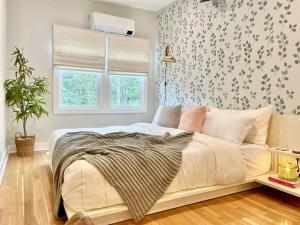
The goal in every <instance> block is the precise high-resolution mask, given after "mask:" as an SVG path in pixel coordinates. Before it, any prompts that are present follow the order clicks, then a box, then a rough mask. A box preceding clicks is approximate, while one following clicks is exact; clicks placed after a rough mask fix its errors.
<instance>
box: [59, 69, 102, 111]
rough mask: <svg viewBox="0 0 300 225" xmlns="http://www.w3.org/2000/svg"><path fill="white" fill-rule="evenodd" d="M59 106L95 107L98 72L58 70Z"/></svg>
mask: <svg viewBox="0 0 300 225" xmlns="http://www.w3.org/2000/svg"><path fill="white" fill-rule="evenodd" d="M58 73H59V74H58V76H59V84H60V99H59V100H60V101H59V103H60V108H96V107H97V99H98V85H97V83H98V80H99V77H100V74H99V73H97V72H90V71H79V70H66V69H63V70H59V72H58Z"/></svg>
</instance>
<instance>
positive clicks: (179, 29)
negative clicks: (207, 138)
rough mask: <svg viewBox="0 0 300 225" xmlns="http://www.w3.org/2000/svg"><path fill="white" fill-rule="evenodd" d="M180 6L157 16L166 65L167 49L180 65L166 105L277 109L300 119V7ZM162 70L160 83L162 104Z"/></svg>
mask: <svg viewBox="0 0 300 225" xmlns="http://www.w3.org/2000/svg"><path fill="white" fill-rule="evenodd" d="M228 1H229V2H230V4H228V5H227V9H226V11H223V10H218V9H217V8H215V7H213V6H212V4H211V3H210V2H207V3H200V2H198V1H197V0H177V1H176V2H174V3H173V4H172V5H170V6H168V7H167V8H165V9H163V10H162V11H161V12H160V13H159V16H158V17H159V47H158V49H157V53H158V57H159V59H161V58H162V57H163V54H164V48H165V46H166V45H170V46H171V54H172V55H173V56H175V57H176V59H177V63H176V64H171V65H169V66H168V69H167V82H168V86H167V104H183V105H184V106H188V105H194V104H206V105H212V106H215V107H220V108H231V109H248V108H259V107H263V106H266V105H270V104H272V105H273V106H274V111H276V112H277V113H280V114H297V115H300V20H299V11H300V1H299V0H274V1H273V0H272V1H266V0H228ZM164 72H165V64H164V63H162V62H160V63H159V65H158V76H157V79H156V86H157V90H158V91H157V93H158V98H159V99H160V103H161V104H162V103H163V99H164V76H163V75H164Z"/></svg>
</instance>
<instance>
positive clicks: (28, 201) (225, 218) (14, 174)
mask: <svg viewBox="0 0 300 225" xmlns="http://www.w3.org/2000/svg"><path fill="white" fill-rule="evenodd" d="M51 177H52V176H51V171H50V167H49V165H48V162H47V159H46V153H45V152H37V153H35V155H34V156H33V157H28V158H18V157H17V156H15V155H11V156H10V157H9V161H8V164H7V168H6V172H5V175H4V180H3V183H2V185H1V186H0V225H63V224H64V221H57V220H55V219H54V218H53V217H52V204H51V203H52V192H51V188H52V178H51ZM133 224H134V223H133V222H131V221H125V222H121V223H118V224H116V225H133ZM140 224H142V225H229V224H231V225H233V224H235V225H241V224H248V225H271V224H277V225H299V224H300V199H298V198H295V197H292V196H290V195H287V194H284V193H281V192H279V191H276V190H273V189H270V188H266V187H264V188H259V189H255V190H252V191H247V192H242V193H238V194H233V195H229V196H225V197H221V198H217V199H213V200H209V201H205V202H202V203H197V204H193V205H189V206H185V207H181V208H177V209H173V210H168V211H165V212H161V213H156V214H153V215H149V216H146V217H145V218H144V219H143V221H142V222H141V223H140Z"/></svg>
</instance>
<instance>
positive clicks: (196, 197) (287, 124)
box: [86, 115, 300, 225]
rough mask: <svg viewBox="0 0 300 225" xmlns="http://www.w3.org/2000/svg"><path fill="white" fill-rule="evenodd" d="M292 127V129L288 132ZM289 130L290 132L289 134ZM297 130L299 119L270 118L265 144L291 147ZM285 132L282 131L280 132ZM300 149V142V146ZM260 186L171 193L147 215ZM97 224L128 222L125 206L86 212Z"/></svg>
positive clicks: (245, 184)
mask: <svg viewBox="0 0 300 225" xmlns="http://www.w3.org/2000/svg"><path fill="white" fill-rule="evenodd" d="M291 128H292V129H291ZM288 130H289V131H290V132H289V133H287V132H288ZM299 130H300V117H299V116H283V115H273V116H272V119H271V121H270V126H269V132H268V140H267V144H268V145H269V146H271V147H273V146H284V147H293V145H292V143H294V142H295V140H296V141H298V137H296V134H297V132H296V131H299ZM282 131H284V132H282ZM292 134H294V136H293V135H292ZM298 146H300V140H299V145H298ZM260 186H262V185H261V184H258V183H256V182H255V177H254V178H251V179H249V180H246V181H245V182H243V183H239V184H232V185H215V186H211V187H203V188H197V189H192V190H187V191H182V192H177V193H171V194H168V195H166V196H164V197H163V198H162V199H160V200H159V201H158V202H157V203H156V204H155V205H154V206H153V208H152V209H151V210H150V211H149V212H148V214H153V213H157V212H161V211H165V210H169V209H173V208H177V207H181V206H185V205H189V204H193V203H197V202H201V201H205V200H209V199H213V198H218V197H221V196H225V195H229V194H234V193H238V192H242V191H246V190H250V189H254V188H257V187H260ZM86 213H87V214H88V215H89V216H90V217H91V218H92V219H93V221H94V223H95V224H96V225H108V224H112V223H117V222H120V221H125V220H128V219H131V217H130V215H129V212H128V209H127V207H125V206H124V205H118V206H112V207H107V208H102V209H97V210H92V211H87V212H86Z"/></svg>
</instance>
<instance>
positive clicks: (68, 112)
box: [53, 109, 147, 115]
mask: <svg viewBox="0 0 300 225" xmlns="http://www.w3.org/2000/svg"><path fill="white" fill-rule="evenodd" d="M146 113H147V109H109V110H93V109H54V110H53V114H54V115H97V114H146Z"/></svg>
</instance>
